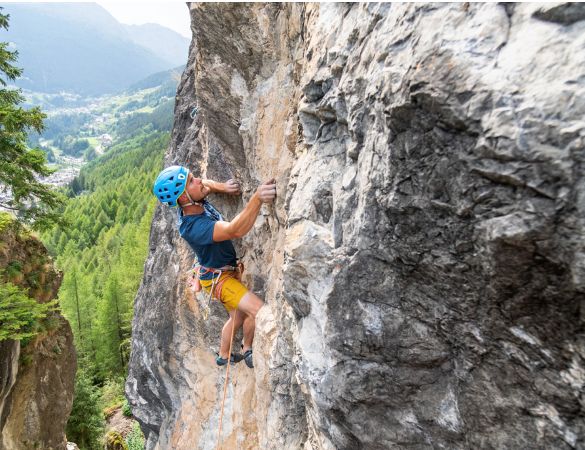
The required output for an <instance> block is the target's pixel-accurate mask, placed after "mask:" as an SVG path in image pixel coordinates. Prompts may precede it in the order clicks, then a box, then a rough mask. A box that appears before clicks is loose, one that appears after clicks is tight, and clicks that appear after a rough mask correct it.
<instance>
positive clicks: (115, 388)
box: [103, 377, 125, 406]
mask: <svg viewBox="0 0 585 450" xmlns="http://www.w3.org/2000/svg"><path fill="white" fill-rule="evenodd" d="M103 392H104V394H103V398H104V403H105V404H106V406H112V405H114V404H118V403H120V402H122V401H124V400H125V398H124V377H116V378H110V379H107V380H106V381H105V382H104V388H103Z"/></svg>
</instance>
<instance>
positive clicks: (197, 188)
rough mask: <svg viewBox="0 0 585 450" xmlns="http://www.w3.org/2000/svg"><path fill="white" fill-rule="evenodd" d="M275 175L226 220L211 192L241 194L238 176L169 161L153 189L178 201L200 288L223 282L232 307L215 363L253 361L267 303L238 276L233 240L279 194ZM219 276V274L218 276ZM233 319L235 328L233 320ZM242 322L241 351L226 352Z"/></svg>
mask: <svg viewBox="0 0 585 450" xmlns="http://www.w3.org/2000/svg"><path fill="white" fill-rule="evenodd" d="M273 183H274V179H270V180H268V181H267V182H266V183H264V184H263V185H261V186H260V187H259V188H258V190H257V191H256V193H255V194H254V195H253V196H252V198H251V199H250V201H249V202H248V204H247V205H246V207H245V208H244V210H243V211H242V212H241V213H240V214H238V215H237V216H236V217H235V218H234V219H233V220H232V221H231V222H225V221H224V220H223V218H222V217H221V214H219V212H217V210H216V209H215V208H214V207H213V206H211V204H210V203H209V202H208V201H207V200H206V197H207V195H208V194H209V193H210V192H223V193H226V194H233V195H238V194H241V190H240V185H239V183H238V182H237V181H236V180H229V181H227V182H226V183H218V182H216V181H212V180H202V179H201V178H195V177H194V176H193V174H191V173H190V172H189V169H187V168H185V167H182V166H170V167H167V168H166V169H164V170H163V171H162V172H161V173H160V174H159V175H158V177H157V179H156V181H155V183H154V194H155V195H156V196H157V197H158V198H159V200H161V201H162V202H164V203H166V204H167V205H168V206H170V207H171V208H175V207H176V206H177V205H178V206H179V208H178V211H177V216H178V226H179V233H180V235H181V237H182V238H183V239H185V240H186V241H187V242H188V243H189V245H190V246H191V248H192V249H193V251H194V252H195V254H196V256H197V261H198V263H199V264H200V265H201V269H203V270H201V271H200V272H199V273H200V276H199V279H200V282H201V285H202V287H203V288H204V289H205V290H206V291H207V293H209V292H210V290H212V289H213V283H214V281H217V280H218V279H219V281H220V282H221V281H222V280H223V279H224V278H228V279H227V280H225V282H223V287H221V294H220V300H221V302H222V303H223V304H224V306H225V307H226V309H227V310H228V313H229V315H230V318H229V320H228V321H227V322H226V324H225V325H224V327H223V330H222V333H221V346H220V349H219V356H218V358H217V364H218V365H220V366H222V365H224V364H227V362H228V357H229V358H231V359H230V361H231V362H234V363H237V362H240V361H241V360H242V359H244V360H245V361H246V365H247V366H248V367H250V368H253V367H254V364H253V361H252V342H253V340H254V328H255V319H256V314H258V311H259V310H260V308H262V306H264V302H262V300H260V298H258V296H256V295H255V294H254V293H252V292H250V291H248V290H247V289H246V288H245V287H244V286H243V285H242V284H241V283H240V281H239V280H238V278H239V277H237V276H234V270H236V266H237V258H236V250H235V249H234V245H233V244H232V241H231V240H232V239H236V238H241V237H243V236H244V235H245V234H246V233H248V231H250V230H251V229H252V226H253V225H254V222H255V221H256V217H257V216H258V213H259V212H260V207H261V206H262V203H270V202H272V201H273V200H274V197H275V196H276V185H275V184H273ZM207 269H214V270H215V271H216V272H217V271H218V270H221V271H222V274H221V277H220V276H219V275H214V272H213V271H208V272H207V273H205V272H206V270H207ZM214 277H215V278H214ZM234 320H235V327H234V324H233V321H234ZM242 324H243V325H244V342H243V345H242V351H243V355H241V354H238V353H234V352H232V354H231V356H230V355H228V353H229V348H230V343H231V341H230V339H231V340H233V338H234V336H233V335H232V329H233V331H234V334H235V332H236V331H237V330H238V329H239V328H240V326H241V325H242Z"/></svg>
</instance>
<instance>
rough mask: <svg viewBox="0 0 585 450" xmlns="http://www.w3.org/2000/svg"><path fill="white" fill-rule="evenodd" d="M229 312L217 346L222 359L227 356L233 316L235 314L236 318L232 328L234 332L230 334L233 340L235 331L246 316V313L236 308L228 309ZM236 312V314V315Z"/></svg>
mask: <svg viewBox="0 0 585 450" xmlns="http://www.w3.org/2000/svg"><path fill="white" fill-rule="evenodd" d="M228 312H229V314H230V318H229V320H228V321H227V322H226V323H225V325H224V326H223V329H222V331H221V345H220V347H219V356H221V358H222V359H227V358H228V357H229V355H228V353H229V351H230V342H231V341H230V334H231V333H232V327H234V326H233V322H232V321H233V320H234V316H235V318H236V319H235V320H236V325H235V327H234V328H233V329H234V334H233V335H232V341H233V340H234V336H235V335H236V333H237V331H238V330H239V329H240V326H241V325H242V323H243V322H244V319H245V318H246V314H244V313H243V312H242V311H238V310H233V311H228ZM236 313H237V315H236Z"/></svg>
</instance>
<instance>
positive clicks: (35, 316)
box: [0, 272, 57, 341]
mask: <svg viewBox="0 0 585 450" xmlns="http://www.w3.org/2000/svg"><path fill="white" fill-rule="evenodd" d="M0 275H1V272H0ZM27 292H28V291H27V290H24V291H21V290H20V289H19V288H18V287H17V286H14V285H13V284H11V283H3V282H0V341H3V340H4V339H15V340H22V339H25V338H28V339H30V338H33V337H35V336H37V335H38V334H39V329H40V322H39V321H40V319H42V318H44V317H46V316H47V314H49V313H50V312H51V311H53V310H54V309H55V308H56V307H57V300H53V301H51V302H47V303H37V302H36V301H35V300H34V299H31V298H29V297H28V296H27ZM34 323H37V324H39V325H37V326H31V325H32V324H34Z"/></svg>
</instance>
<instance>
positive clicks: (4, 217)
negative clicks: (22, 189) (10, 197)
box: [0, 211, 14, 233]
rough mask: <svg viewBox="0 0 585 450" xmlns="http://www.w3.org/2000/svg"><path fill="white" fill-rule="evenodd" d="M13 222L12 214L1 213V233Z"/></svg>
mask: <svg viewBox="0 0 585 450" xmlns="http://www.w3.org/2000/svg"><path fill="white" fill-rule="evenodd" d="M13 221H14V219H13V218H12V216H11V215H10V214H6V213H5V212H4V211H0V233H2V232H3V231H4V230H6V229H7V228H8V226H9V225H10V224H11V223H12V222H13Z"/></svg>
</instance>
